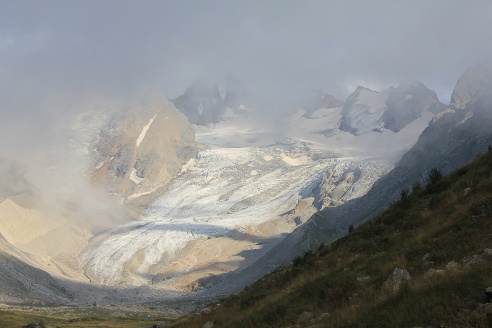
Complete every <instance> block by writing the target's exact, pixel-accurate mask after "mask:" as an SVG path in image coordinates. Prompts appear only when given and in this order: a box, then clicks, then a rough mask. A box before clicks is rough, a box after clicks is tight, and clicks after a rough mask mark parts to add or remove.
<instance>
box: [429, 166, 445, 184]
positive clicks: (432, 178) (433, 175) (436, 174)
mask: <svg viewBox="0 0 492 328" xmlns="http://www.w3.org/2000/svg"><path fill="white" fill-rule="evenodd" d="M441 178H442V174H441V172H440V171H439V170H438V169H437V168H435V167H433V168H432V169H431V170H430V171H429V174H428V175H427V185H428V186H433V185H435V184H436V183H437V182H438V181H439V180H441Z"/></svg>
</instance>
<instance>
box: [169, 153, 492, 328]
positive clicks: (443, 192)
mask: <svg viewBox="0 0 492 328" xmlns="http://www.w3.org/2000/svg"><path fill="white" fill-rule="evenodd" d="M491 171H492V147H489V151H488V153H486V154H485V155H480V156H479V157H478V158H477V159H476V160H474V161H473V162H472V163H470V164H468V165H467V166H465V167H463V168H461V169H458V170H456V171H455V172H453V173H452V174H450V175H449V176H447V177H444V178H442V179H440V180H439V179H431V180H429V182H428V185H427V186H426V187H420V188H417V187H416V188H415V189H414V191H413V192H410V193H402V194H401V196H400V199H399V200H398V201H397V202H395V203H394V204H393V205H392V206H391V207H390V208H389V209H388V210H387V211H385V212H384V213H382V214H381V215H379V216H377V217H376V218H374V219H373V220H371V221H369V222H367V223H365V224H363V225H361V226H360V227H359V228H357V229H355V231H353V232H352V233H350V234H349V235H348V236H346V237H344V238H342V239H340V240H338V241H336V242H333V243H331V244H329V245H322V246H320V247H319V250H318V251H317V252H314V253H312V252H307V253H305V254H304V256H302V257H298V258H296V259H295V260H294V264H293V265H289V266H285V267H282V268H280V269H278V270H277V271H275V272H273V273H271V274H270V275H268V276H266V277H265V278H264V279H262V280H260V281H258V282H256V283H255V284H253V285H252V286H250V287H248V288H246V289H245V290H244V291H243V292H241V293H240V294H239V295H237V296H232V297H229V298H227V299H224V300H222V301H220V306H218V305H217V306H215V305H211V307H213V311H210V312H208V313H207V314H204V315H202V316H201V317H200V316H198V317H194V318H190V319H188V320H187V321H186V322H185V323H183V324H182V325H178V327H181V326H182V327H202V326H203V325H204V323H206V322H213V323H214V327H271V326H275V327H287V326H291V327H311V326H313V327H346V326H364V327H368V326H371V327H373V326H374V327H375V326H378V327H397V326H409V327H413V326H429V325H430V326H439V327H443V326H446V327H454V326H456V327H458V326H459V327H465V326H474V327H476V326H487V325H488V323H490V320H491V318H492V307H491V306H490V303H488V302H490V301H491V299H490V298H489V296H488V294H486V293H485V291H486V289H487V288H488V287H489V286H490V283H491V280H490V276H491V274H492V269H491V266H490V264H491V263H492V249H491V248H489V247H490V245H491V244H490V243H491V242H492V226H491V225H490V220H491V219H492V175H491V174H490V172H491ZM398 274H401V275H400V276H398ZM395 277H400V278H395Z"/></svg>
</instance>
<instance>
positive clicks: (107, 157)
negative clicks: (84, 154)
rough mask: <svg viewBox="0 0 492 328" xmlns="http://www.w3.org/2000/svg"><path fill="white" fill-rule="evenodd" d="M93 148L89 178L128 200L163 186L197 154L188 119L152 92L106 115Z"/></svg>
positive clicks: (164, 99) (158, 94) (135, 198)
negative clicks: (132, 103)
mask: <svg viewBox="0 0 492 328" xmlns="http://www.w3.org/2000/svg"><path fill="white" fill-rule="evenodd" d="M93 147H94V151H93V152H92V153H91V156H92V161H93V163H94V164H93V168H92V171H93V173H92V181H93V182H94V183H97V184H102V185H103V186H105V187H106V188H108V189H109V191H110V192H112V193H117V194H119V195H121V196H123V197H124V198H125V199H127V200H129V201H137V200H138V198H139V197H141V196H146V195H149V194H152V193H154V192H155V191H157V190H158V189H159V188H161V187H163V186H164V185H166V184H167V183H168V182H169V181H170V180H171V179H172V178H173V177H174V176H175V175H177V174H178V173H179V172H180V171H181V167H182V165H184V164H185V163H186V162H187V161H188V160H189V159H190V158H194V157H195V156H196V154H197V149H196V147H195V133H194V130H193V128H192V127H191V125H190V123H189V122H188V120H187V119H186V117H185V116H184V115H183V114H182V113H180V112H179V111H178V110H176V108H175V107H174V106H173V104H172V103H171V102H169V101H168V100H167V99H166V97H165V96H164V95H163V94H161V93H159V92H156V91H149V92H147V93H145V94H144V95H142V96H141V98H140V99H139V101H138V102H137V104H136V105H134V106H132V107H131V108H129V109H127V110H124V111H121V110H120V111H117V112H115V113H114V114H113V115H112V116H111V117H109V119H108V120H107V122H106V125H105V126H103V127H102V128H101V130H100V132H99V140H98V141H97V143H96V144H95V145H94V146H93Z"/></svg>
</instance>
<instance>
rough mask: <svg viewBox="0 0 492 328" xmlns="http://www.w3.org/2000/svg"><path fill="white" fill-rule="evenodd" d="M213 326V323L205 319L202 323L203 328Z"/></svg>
mask: <svg viewBox="0 0 492 328" xmlns="http://www.w3.org/2000/svg"><path fill="white" fill-rule="evenodd" d="M213 326H214V323H213V322H212V321H207V322H206V323H205V324H204V325H203V328H212V327H213Z"/></svg>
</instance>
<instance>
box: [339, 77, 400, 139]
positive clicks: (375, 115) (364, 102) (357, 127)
mask: <svg viewBox="0 0 492 328" xmlns="http://www.w3.org/2000/svg"><path fill="white" fill-rule="evenodd" d="M392 90H393V88H389V89H386V90H383V91H381V92H377V91H372V90H370V89H368V88H365V87H362V86H358V87H357V89H356V90H355V91H354V93H352V94H351V95H350V96H349V97H348V98H347V101H346V102H345V105H344V106H343V109H342V113H341V114H342V118H341V120H340V130H342V131H346V132H350V133H352V134H354V135H359V134H363V133H367V132H369V131H371V130H374V129H377V128H379V124H378V122H379V121H380V119H381V116H382V115H383V114H384V111H385V110H386V100H387V99H388V96H389V94H390V93H391V91H392Z"/></svg>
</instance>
